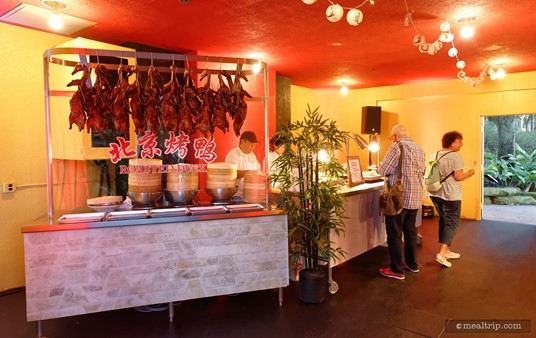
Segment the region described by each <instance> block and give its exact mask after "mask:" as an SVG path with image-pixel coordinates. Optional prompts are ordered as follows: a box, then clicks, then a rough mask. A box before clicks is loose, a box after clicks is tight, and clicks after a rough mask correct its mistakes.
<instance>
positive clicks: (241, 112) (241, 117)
mask: <svg viewBox="0 0 536 338" xmlns="http://www.w3.org/2000/svg"><path fill="white" fill-rule="evenodd" d="M241 79H242V80H245V81H248V78H247V77H246V75H245V74H244V73H243V72H242V64H240V63H239V64H238V65H237V67H236V74H235V79H234V85H233V91H232V99H233V106H232V111H234V112H235V115H234V120H233V130H234V132H235V135H236V136H240V130H241V129H242V126H243V125H244V122H245V121H246V116H247V114H248V105H247V103H246V100H245V97H246V96H247V97H249V98H251V95H250V94H249V93H248V92H247V91H246V90H245V89H244V88H243V87H242V82H241Z"/></svg>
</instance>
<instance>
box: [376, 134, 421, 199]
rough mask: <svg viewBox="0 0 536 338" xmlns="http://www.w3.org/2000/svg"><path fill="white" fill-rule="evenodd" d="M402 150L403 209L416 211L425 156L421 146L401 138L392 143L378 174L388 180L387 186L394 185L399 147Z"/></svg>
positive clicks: (407, 138)
mask: <svg viewBox="0 0 536 338" xmlns="http://www.w3.org/2000/svg"><path fill="white" fill-rule="evenodd" d="M399 143H400V145H402V148H403V149H404V155H403V157H402V185H403V186H404V209H418V208H420V207H421V206H422V198H423V185H422V180H423V174H424V169H425V156H424V151H423V150H422V148H421V146H420V145H418V144H417V143H415V142H413V140H412V139H411V138H410V137H402V138H401V139H400V141H399V142H393V143H392V144H391V146H390V147H389V150H387V154H385V158H384V159H383V162H382V163H381V164H380V166H379V167H378V173H380V174H381V175H383V176H386V177H388V178H389V186H392V185H393V184H395V182H396V179H397V175H398V158H399V157H400V147H399V146H398V144H399Z"/></svg>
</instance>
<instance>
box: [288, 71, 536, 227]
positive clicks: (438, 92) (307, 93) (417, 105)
mask: <svg viewBox="0 0 536 338" xmlns="http://www.w3.org/2000/svg"><path fill="white" fill-rule="evenodd" d="M535 80H536V72H528V73H519V74H509V75H508V76H507V77H506V78H505V79H503V80H501V81H491V80H489V79H487V80H486V81H484V82H483V83H482V84H481V85H479V86H477V87H471V86H469V85H468V84H466V83H462V82H460V81H458V80H449V81H436V82H427V83H421V84H412V85H404V86H392V87H379V88H372V89H361V90H351V91H350V92H349V93H348V95H346V96H344V95H341V94H340V93H339V91H338V90H312V89H306V88H301V87H297V86H293V87H292V88H291V91H292V93H291V99H292V110H291V114H292V115H291V116H292V121H294V120H296V119H300V118H301V117H303V115H304V112H305V108H306V107H307V104H308V103H309V104H310V106H311V108H313V109H314V108H316V107H317V106H320V112H321V113H322V114H323V115H324V117H329V118H331V119H334V120H336V121H337V123H338V125H339V126H340V128H341V129H342V130H346V131H353V132H355V133H360V131H361V107H362V106H375V105H378V106H381V107H382V125H381V134H380V140H381V150H380V159H382V158H383V156H384V155H385V151H386V149H387V148H388V146H389V144H390V141H389V136H390V131H391V128H392V127H393V126H395V125H396V124H403V125H405V126H406V127H407V128H408V130H409V132H410V136H411V137H412V138H413V139H414V140H415V141H416V142H417V143H419V144H421V146H422V147H423V149H424V151H425V152H426V156H427V157H429V156H430V155H431V154H433V153H434V152H435V151H437V150H438V149H440V148H441V136H442V135H443V134H444V133H445V132H447V131H450V130H458V131H459V132H461V133H462V134H463V136H464V140H463V143H464V146H463V147H462V149H461V151H460V154H461V155H462V156H463V158H464V159H465V161H466V164H467V165H468V163H469V162H470V161H471V160H478V162H479V163H482V158H483V154H482V151H481V144H482V135H481V131H480V130H481V117H483V116H492V115H513V114H534V113H536V108H535V107H536V86H535V83H536V82H535ZM364 137H365V138H366V136H364ZM351 154H352V155H359V156H360V157H361V166H362V167H363V168H366V166H368V153H367V151H366V150H357V149H355V148H352V149H351ZM341 160H344V158H343V156H341ZM373 161H374V159H373ZM477 169H478V168H477ZM477 174H478V175H476V176H474V178H472V179H469V180H467V181H465V182H464V193H463V203H462V217H463V218H468V219H478V220H479V219H481V208H480V200H481V187H482V176H481V170H478V171H477ZM425 202H426V200H425Z"/></svg>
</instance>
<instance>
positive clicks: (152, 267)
mask: <svg viewBox="0 0 536 338" xmlns="http://www.w3.org/2000/svg"><path fill="white" fill-rule="evenodd" d="M253 218H254V220H253ZM22 232H23V235H24V259H25V273H26V306H27V310H26V311H27V320H28V321H40V320H44V319H50V318H58V317H66V316H74V315H80V314H86V313H92V312H100V311H108V310H114V309H121V308H129V307H136V306H142V305H150V304H158V303H170V302H175V301H181V300H186V299H194V298H202V297H210V296H217V295H226V294H234V293H240V292H248V291H254V290H263V289H271V288H281V287H285V286H287V285H288V284H289V275H288V272H289V269H288V240H287V215H286V213H285V212H283V211H280V210H274V211H267V210H262V211H254V212H238V213H229V214H225V215H203V216H187V217H166V218H153V219H151V218H147V219H142V220H140V219H138V220H122V221H107V222H93V223H79V224H54V225H41V226H27V227H24V228H23V229H22ZM280 297H281V290H280ZM281 301H282V299H281V298H280V302H281ZM38 324H39V322H38Z"/></svg>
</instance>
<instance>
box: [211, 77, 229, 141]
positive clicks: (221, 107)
mask: <svg viewBox="0 0 536 338" xmlns="http://www.w3.org/2000/svg"><path fill="white" fill-rule="evenodd" d="M218 81H219V88H218V90H217V91H216V95H215V97H214V105H213V107H212V108H213V109H212V130H215V129H216V128H218V129H220V130H221V131H223V133H224V134H225V133H227V132H228V131H229V120H228V119H227V109H226V106H227V104H228V105H229V107H230V105H231V101H230V100H231V91H230V90H229V87H227V85H226V84H225V82H224V81H223V77H222V73H221V71H220V72H219V73H218Z"/></svg>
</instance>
